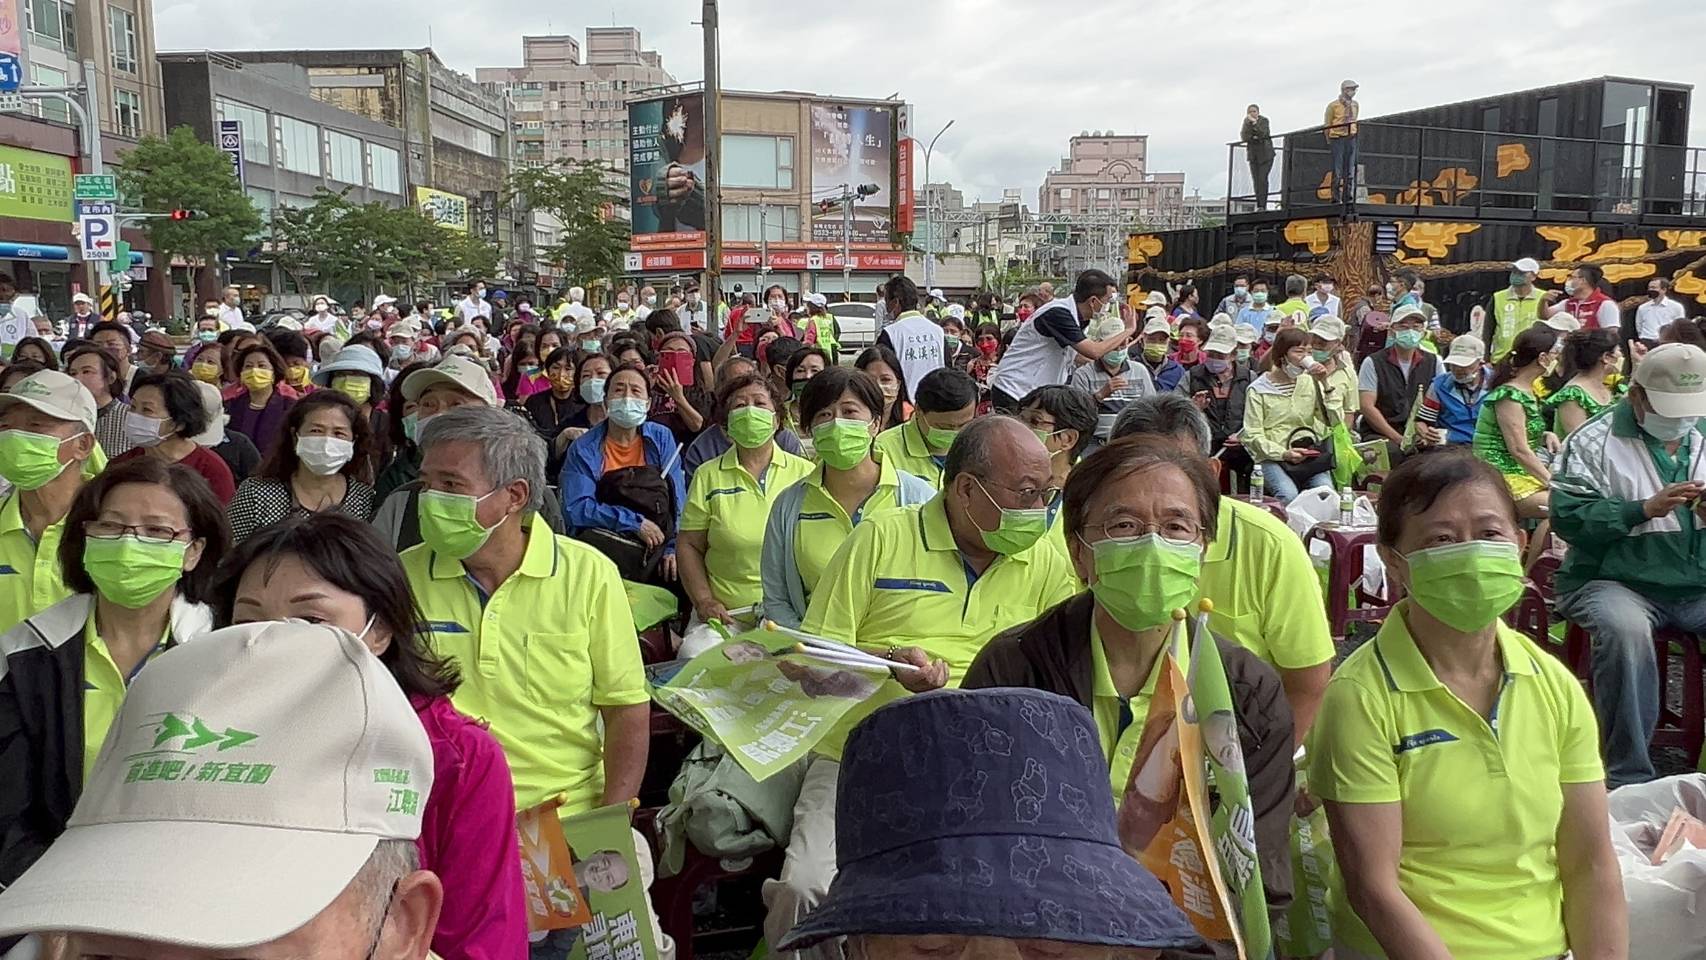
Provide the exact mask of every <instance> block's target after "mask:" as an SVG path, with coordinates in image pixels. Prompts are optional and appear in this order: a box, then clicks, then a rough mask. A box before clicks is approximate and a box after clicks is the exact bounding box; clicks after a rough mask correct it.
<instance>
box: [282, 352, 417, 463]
mask: <svg viewBox="0 0 1706 960" xmlns="http://www.w3.org/2000/svg"><path fill="white" fill-rule="evenodd" d="M426 366H427V364H424V363H420V362H414V363H408V364H404V365H403V366H402V367H399V368H398V370H397V375H396V376H395V377H392V378H391V385H390V386H388V387H386V388H385V410H386V415H385V436H386V437H387V438H388V439H389V440H390V441H391V449H393V450H406V449H408V446H409V444H411V443H413V442H414V441H413V440H410V439H409V436H408V434H406V433H404V432H403V417H405V416H407V414H405V413H404V412H403V408H404V407H406V406H408V401H407V400H404V399H403V381H405V380H407V379H409V374H411V373H414V372H415V371H416V370H421V369H424V368H425V367H426ZM323 392H325V391H321V390H316V391H314V393H323ZM313 395H314V394H309V396H313ZM280 442H281V443H282V442H283V441H282V439H281V440H280ZM291 469H292V470H294V469H295V468H294V467H292V468H291ZM287 475H288V474H287Z"/></svg>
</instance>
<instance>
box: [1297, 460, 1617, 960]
mask: <svg viewBox="0 0 1706 960" xmlns="http://www.w3.org/2000/svg"><path fill="white" fill-rule="evenodd" d="M1518 530H1519V527H1518V525H1517V515H1516V505H1515V503H1513V502H1512V499H1511V494H1510V489H1509V487H1507V486H1506V484H1505V483H1504V481H1503V479H1502V478H1501V477H1500V475H1499V473H1498V471H1497V470H1496V469H1494V468H1493V467H1491V466H1489V465H1488V464H1486V463H1484V462H1482V461H1480V460H1477V459H1476V458H1475V457H1474V456H1473V455H1472V454H1471V453H1470V452H1469V451H1466V450H1462V449H1454V450H1449V451H1442V452H1439V453H1432V454H1429V455H1427V456H1425V457H1412V458H1411V459H1409V460H1407V461H1405V462H1404V464H1403V465H1402V466H1400V467H1399V468H1398V469H1397V470H1394V471H1393V472H1392V475H1391V476H1390V477H1389V478H1387V481H1386V486H1385V488H1384V492H1383V493H1382V495H1381V498H1380V526H1379V534H1378V541H1379V550H1380V554H1381V557H1382V559H1384V560H1385V562H1386V569H1387V575H1388V576H1389V577H1391V578H1392V579H1393V580H1394V581H1395V582H1397V583H1398V584H1399V585H1400V586H1401V587H1403V588H1405V589H1406V591H1407V593H1408V595H1409V598H1408V599H1406V600H1403V601H1400V602H1399V604H1398V605H1397V606H1396V607H1394V608H1393V610H1392V615H1391V616H1390V617H1389V618H1388V619H1387V621H1386V624H1385V626H1383V627H1382V628H1381V630H1380V633H1379V635H1377V636H1376V637H1375V638H1374V639H1373V640H1372V641H1370V642H1368V643H1366V644H1364V645H1363V646H1362V647H1361V648H1360V649H1358V650H1357V651H1356V652H1355V653H1352V654H1351V655H1350V656H1349V657H1347V658H1346V659H1345V662H1344V664H1343V665H1341V666H1340V667H1339V670H1338V672H1337V673H1335V674H1334V675H1333V679H1332V680H1331V681H1330V682H1329V683H1328V684H1327V695H1326V698H1325V699H1324V701H1323V702H1322V704H1321V713H1320V716H1319V717H1318V719H1317V721H1316V723H1315V728H1314V729H1315V741H1316V742H1315V745H1314V747H1313V756H1312V757H1311V764H1312V767H1311V769H1310V771H1309V786H1310V788H1311V789H1312V790H1314V791H1315V792H1316V793H1317V794H1318V795H1319V796H1320V797H1321V798H1322V799H1324V800H1325V801H1326V804H1327V818H1328V822H1329V823H1330V825H1331V828H1332V836H1333V846H1334V849H1335V853H1336V854H1337V856H1338V861H1339V867H1340V870H1341V872H1342V873H1343V874H1344V880H1345V883H1344V896H1343V902H1338V903H1336V904H1335V909H1334V918H1333V934H1334V938H1335V941H1336V942H1335V944H1334V953H1335V956H1337V957H1338V958H1340V960H1362V958H1366V957H1381V956H1387V955H1390V956H1394V957H1453V958H1456V960H1494V958H1498V960H1515V958H1523V960H1535V958H1549V957H1560V956H1563V955H1565V954H1568V953H1573V954H1574V955H1575V956H1576V957H1578V958H1583V957H1606V958H1613V957H1619V958H1620V957H1626V956H1627V952H1626V951H1627V949H1628V947H1627V944H1628V940H1629V938H1628V919H1627V915H1626V911H1625V908H1624V901H1623V889H1622V881H1621V878H1620V876H1619V873H1618V868H1617V860H1616V858H1615V856H1614V855H1613V853H1612V848H1611V837H1610V832H1609V829H1608V826H1607V816H1606V799H1605V783H1604V779H1605V775H1604V771H1603V769H1602V767H1601V765H1600V758H1599V738H1598V736H1597V733H1596V727H1595V722H1594V715H1593V709H1592V707H1591V706H1590V705H1589V703H1588V699H1587V696H1586V695H1585V694H1583V693H1582V687H1581V684H1580V683H1578V682H1577V681H1576V678H1575V677H1574V676H1572V675H1571V674H1570V671H1569V669H1568V668H1566V667H1565V666H1564V664H1563V662H1562V661H1561V660H1559V659H1558V658H1557V657H1554V656H1553V655H1551V654H1550V653H1547V652H1546V651H1544V650H1542V649H1540V647H1538V646H1537V645H1535V643H1534V642H1533V641H1532V640H1530V639H1528V638H1527V637H1526V636H1524V635H1523V634H1521V633H1518V632H1517V631H1515V630H1512V629H1511V628H1510V627H1508V626H1506V625H1505V624H1504V623H1503V622H1502V621H1501V620H1500V619H1499V616H1500V615H1501V614H1503V613H1504V612H1505V611H1506V610H1508V609H1510V607H1511V606H1512V605H1513V604H1515V603H1516V601H1517V599H1518V597H1520V596H1521V594H1522V590H1523V574H1522V563H1521V560H1520V549H1521V546H1520V534H1519V533H1518Z"/></svg>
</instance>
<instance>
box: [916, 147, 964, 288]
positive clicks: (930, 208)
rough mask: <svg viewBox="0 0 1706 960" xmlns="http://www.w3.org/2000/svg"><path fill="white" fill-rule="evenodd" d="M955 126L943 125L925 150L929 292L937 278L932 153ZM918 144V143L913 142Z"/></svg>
mask: <svg viewBox="0 0 1706 960" xmlns="http://www.w3.org/2000/svg"><path fill="white" fill-rule="evenodd" d="M953 125H954V121H952V120H949V121H948V122H947V123H944V124H942V129H940V130H938V131H936V135H935V136H934V137H931V138H930V143H929V145H927V146H926V147H925V148H924V289H926V290H928V289H930V286H931V281H932V280H934V279H935V277H936V231H935V225H936V213H935V210H936V195H935V194H933V193H931V192H930V153H931V151H933V150H935V149H936V141H938V140H940V139H942V134H944V133H947V132H948V128H949V127H951V126H953ZM913 142H914V143H916V142H917V141H916V140H915V141H913Z"/></svg>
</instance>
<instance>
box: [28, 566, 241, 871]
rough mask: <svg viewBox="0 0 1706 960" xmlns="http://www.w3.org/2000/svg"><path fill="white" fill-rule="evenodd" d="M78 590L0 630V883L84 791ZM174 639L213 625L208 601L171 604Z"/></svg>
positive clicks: (38, 851)
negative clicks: (1, 657)
mask: <svg viewBox="0 0 1706 960" xmlns="http://www.w3.org/2000/svg"><path fill="white" fill-rule="evenodd" d="M92 603H93V598H92V597H91V596H90V595H89V594H86V593H80V594H76V595H74V596H71V597H68V598H66V599H64V600H61V601H60V602H58V603H56V604H54V605H53V606H51V607H48V608H47V609H46V610H43V611H42V612H40V613H38V614H36V615H35V616H33V617H31V618H29V619H28V620H25V621H24V622H23V623H20V624H18V625H17V626H15V627H13V628H12V629H10V630H8V631H6V632H5V633H4V634H0V654H4V656H5V660H4V661H3V663H0V785H3V786H0V886H9V885H11V884H12V883H13V882H14V881H16V880H17V879H18V877H19V876H20V875H22V874H23V872H24V871H25V870H27V869H29V867H30V865H31V864H33V863H35V862H36V860H37V859H38V858H39V857H41V855H42V853H43V852H44V851H45V850H47V848H48V845H49V844H51V843H53V841H54V838H56V837H58V836H59V835H60V834H61V833H64V832H65V824H66V822H67V821H68V820H70V819H71V811H72V808H74V807H75V806H76V805H77V798H78V796H80V795H81V794H82V792H83V629H84V625H85V624H87V623H88V619H89V607H90V605H91V604H92ZM171 622H172V629H171V637H172V642H182V641H184V640H188V639H191V638H193V637H195V636H198V635H200V634H202V633H205V632H207V631H208V630H210V629H212V627H213V615H212V613H210V612H209V611H208V609H207V607H206V606H204V605H202V604H199V603H190V602H188V601H186V600H182V599H179V600H175V601H173V602H172V614H171Z"/></svg>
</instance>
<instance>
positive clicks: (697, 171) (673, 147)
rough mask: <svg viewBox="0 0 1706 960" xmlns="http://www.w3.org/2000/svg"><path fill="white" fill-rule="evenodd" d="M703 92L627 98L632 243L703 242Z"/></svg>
mask: <svg viewBox="0 0 1706 960" xmlns="http://www.w3.org/2000/svg"><path fill="white" fill-rule="evenodd" d="M705 154H706V137H705V98H704V95H703V94H700V93H687V94H682V95H680V96H674V97H664V98H662V99H659V100H642V101H639V102H636V103H630V104H628V203H629V209H630V210H632V211H633V220H634V243H635V244H636V245H642V246H643V245H645V244H659V243H679V244H695V243H704V242H705Z"/></svg>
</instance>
